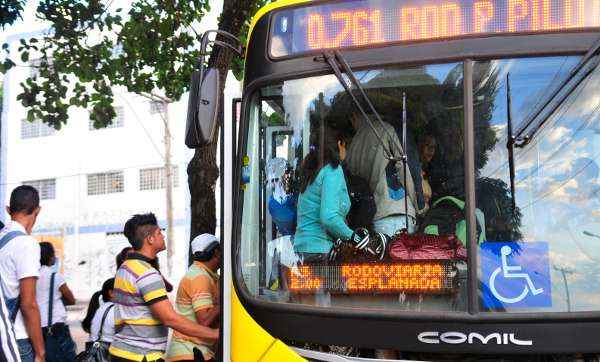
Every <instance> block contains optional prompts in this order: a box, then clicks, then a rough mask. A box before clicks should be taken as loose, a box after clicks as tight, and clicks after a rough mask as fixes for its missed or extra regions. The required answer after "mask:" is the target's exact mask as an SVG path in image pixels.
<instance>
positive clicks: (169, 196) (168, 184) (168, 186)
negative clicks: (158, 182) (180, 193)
mask: <svg viewBox="0 0 600 362" xmlns="http://www.w3.org/2000/svg"><path fill="white" fill-rule="evenodd" d="M161 106H162V107H161V109H160V111H159V112H164V114H163V121H164V126H165V132H164V140H165V171H164V172H165V198H166V209H167V212H166V213H167V269H168V274H169V276H170V275H171V273H172V272H173V244H174V243H175V240H174V237H173V165H172V164H171V129H170V125H169V108H168V107H169V105H168V103H166V102H161Z"/></svg>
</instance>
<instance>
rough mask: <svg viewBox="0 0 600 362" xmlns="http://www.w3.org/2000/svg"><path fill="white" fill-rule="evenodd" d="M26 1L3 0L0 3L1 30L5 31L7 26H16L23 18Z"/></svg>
mask: <svg viewBox="0 0 600 362" xmlns="http://www.w3.org/2000/svg"><path fill="white" fill-rule="evenodd" d="M23 5H25V0H3V1H2V2H1V3H0V28H2V29H4V28H5V27H6V26H7V25H12V24H14V22H15V21H17V19H20V18H21V13H22V12H23Z"/></svg>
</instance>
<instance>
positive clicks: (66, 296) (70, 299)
mask: <svg viewBox="0 0 600 362" xmlns="http://www.w3.org/2000/svg"><path fill="white" fill-rule="evenodd" d="M58 290H59V291H60V294H61V298H62V300H63V303H65V305H75V296H74V295H73V292H71V289H69V286H68V285H67V283H64V284H63V285H61V286H60V288H58Z"/></svg>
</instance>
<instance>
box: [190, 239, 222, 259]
mask: <svg viewBox="0 0 600 362" xmlns="http://www.w3.org/2000/svg"><path fill="white" fill-rule="evenodd" d="M217 250H219V242H218V241H215V242H213V243H212V244H210V245H209V246H208V247H207V248H206V250H204V251H197V252H195V253H194V255H193V256H192V258H193V259H194V260H195V261H209V260H210V259H212V258H213V256H214V255H215V252H216V251H217Z"/></svg>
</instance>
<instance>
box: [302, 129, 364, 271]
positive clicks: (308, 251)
mask: <svg viewBox="0 0 600 362" xmlns="http://www.w3.org/2000/svg"><path fill="white" fill-rule="evenodd" d="M345 157H346V137H345V135H344V134H342V133H341V132H340V131H339V130H337V129H333V128H330V127H321V129H320V130H316V132H312V134H311V139H310V151H309V153H308V154H307V155H306V157H305V158H304V161H303V162H302V166H301V169H300V196H299V198H298V226H297V229H296V234H295V237H294V241H293V243H294V251H295V252H296V253H297V254H298V256H299V258H300V260H301V262H302V263H303V264H324V263H326V262H327V260H328V259H329V253H330V251H331V250H332V248H333V246H334V241H336V240H338V239H339V240H344V241H346V240H347V241H351V240H353V238H354V237H355V236H357V237H360V236H361V235H362V234H363V233H364V232H366V230H365V231H364V232H363V231H362V230H364V229H359V230H360V232H359V230H357V232H356V233H355V232H354V231H353V230H352V229H350V228H349V227H348V225H347V224H346V216H347V215H348V211H349V210H350V197H349V196H348V187H347V185H346V180H345V178H344V171H343V170H342V167H341V163H342V161H343V160H344V158H345ZM366 237H367V238H368V233H367V234H366Z"/></svg>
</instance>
